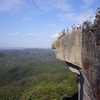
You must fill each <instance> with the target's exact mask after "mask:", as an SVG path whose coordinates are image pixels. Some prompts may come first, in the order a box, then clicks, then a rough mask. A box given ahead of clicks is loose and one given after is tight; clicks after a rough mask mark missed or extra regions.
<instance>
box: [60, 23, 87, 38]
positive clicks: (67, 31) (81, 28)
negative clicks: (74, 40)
mask: <svg viewBox="0 0 100 100" xmlns="http://www.w3.org/2000/svg"><path fill="white" fill-rule="evenodd" d="M83 29H86V26H85V25H83V24H82V25H80V24H77V25H75V24H74V25H72V27H71V29H69V28H68V27H66V28H65V29H63V30H62V31H61V32H60V33H59V36H63V35H66V34H68V33H70V32H71V31H75V30H83Z"/></svg>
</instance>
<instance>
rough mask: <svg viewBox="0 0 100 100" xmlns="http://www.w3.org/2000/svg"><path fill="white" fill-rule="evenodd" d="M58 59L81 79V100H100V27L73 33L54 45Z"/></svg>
mask: <svg viewBox="0 0 100 100" xmlns="http://www.w3.org/2000/svg"><path fill="white" fill-rule="evenodd" d="M52 49H53V51H54V53H55V55H56V57H57V58H59V59H60V60H64V61H66V64H67V65H68V67H69V68H70V70H71V71H72V72H75V73H77V74H78V78H79V100H100V26H97V27H94V28H93V30H92V31H91V30H90V29H86V30H84V31H73V32H72V33H70V34H67V35H65V36H63V37H62V38H59V39H57V40H56V41H55V42H54V43H52Z"/></svg>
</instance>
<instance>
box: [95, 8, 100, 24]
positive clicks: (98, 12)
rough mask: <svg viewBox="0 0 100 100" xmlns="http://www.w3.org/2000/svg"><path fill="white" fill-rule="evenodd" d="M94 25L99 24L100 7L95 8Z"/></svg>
mask: <svg viewBox="0 0 100 100" xmlns="http://www.w3.org/2000/svg"><path fill="white" fill-rule="evenodd" d="M94 25H100V7H99V8H97V12H96V16H95V20H94Z"/></svg>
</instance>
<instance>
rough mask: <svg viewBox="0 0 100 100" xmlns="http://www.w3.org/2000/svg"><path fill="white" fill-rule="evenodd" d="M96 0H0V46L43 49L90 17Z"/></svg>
mask: <svg viewBox="0 0 100 100" xmlns="http://www.w3.org/2000/svg"><path fill="white" fill-rule="evenodd" d="M99 6H100V0H0V47H28V48H46V47H51V43H52V42H53V41H55V40H56V39H57V36H58V33H59V32H60V31H61V30H63V29H64V28H66V27H69V28H70V27H71V26H72V25H73V24H81V23H82V22H83V21H84V20H87V19H88V18H89V16H94V15H95V12H96V9H97V8H98V7H99Z"/></svg>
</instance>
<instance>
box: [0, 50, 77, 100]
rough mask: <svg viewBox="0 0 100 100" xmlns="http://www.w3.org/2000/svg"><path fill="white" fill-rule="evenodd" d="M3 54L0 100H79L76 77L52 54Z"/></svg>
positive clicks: (12, 51)
mask: <svg viewBox="0 0 100 100" xmlns="http://www.w3.org/2000/svg"><path fill="white" fill-rule="evenodd" d="M0 52H1V53H3V54H4V55H3V56H2V58H0V100H77V95H76V97H75V94H77V89H78V87H77V82H76V81H77V76H76V74H73V73H72V72H71V71H70V70H69V69H68V67H67V66H66V63H65V62H62V61H60V60H57V59H56V58H55V56H54V54H53V52H52V50H50V49H25V50H1V51H0Z"/></svg>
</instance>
